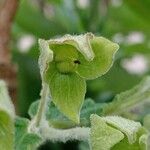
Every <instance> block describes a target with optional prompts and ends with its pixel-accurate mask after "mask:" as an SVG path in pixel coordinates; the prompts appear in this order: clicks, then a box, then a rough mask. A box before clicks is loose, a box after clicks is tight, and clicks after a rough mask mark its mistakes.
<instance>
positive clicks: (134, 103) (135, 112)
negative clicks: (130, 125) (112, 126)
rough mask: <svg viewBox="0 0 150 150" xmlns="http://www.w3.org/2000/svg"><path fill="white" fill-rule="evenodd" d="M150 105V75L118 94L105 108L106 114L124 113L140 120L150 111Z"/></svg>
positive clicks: (128, 116) (123, 114)
mask: <svg viewBox="0 0 150 150" xmlns="http://www.w3.org/2000/svg"><path fill="white" fill-rule="evenodd" d="M149 106H150V77H149V76H148V77H146V78H144V79H143V80H142V81H141V82H140V83H139V84H138V85H137V86H135V87H134V88H132V89H130V90H128V91H125V92H122V93H121V94H118V95H117V96H116V97H115V99H114V100H113V101H112V102H111V103H109V104H108V105H107V106H106V107H105V108H104V114H105V115H110V114H111V115H112V114H113V115H122V116H126V117H127V118H130V119H136V120H139V119H141V118H143V117H144V116H145V114H147V113H149V112H150V110H149Z"/></svg>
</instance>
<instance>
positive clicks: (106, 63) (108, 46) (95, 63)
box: [77, 37, 119, 79]
mask: <svg viewBox="0 0 150 150" xmlns="http://www.w3.org/2000/svg"><path fill="white" fill-rule="evenodd" d="M90 44H91V47H92V50H93V52H94V55H95V57H94V59H93V60H91V61H88V60H86V59H85V57H84V56H83V55H81V54H80V55H79V61H80V65H79V66H78V68H77V73H78V74H79V75H80V76H81V77H83V78H85V79H94V78H97V77H100V76H101V75H103V74H105V73H106V72H107V71H108V70H109V69H110V67H111V66H112V63H113V59H114V55H115V53H116V51H117V50H118V48H119V46H118V45H117V44H115V43H113V42H111V41H109V40H107V39H105V38H103V37H94V38H93V39H91V40H90Z"/></svg>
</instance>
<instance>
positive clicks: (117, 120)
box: [103, 116, 141, 143]
mask: <svg viewBox="0 0 150 150" xmlns="http://www.w3.org/2000/svg"><path fill="white" fill-rule="evenodd" d="M103 119H104V120H105V121H106V122H107V123H108V124H110V125H112V126H114V127H115V128H117V129H118V130H120V131H121V132H122V133H124V134H125V135H126V136H127V137H128V141H129V143H134V142H135V141H136V136H137V135H136V134H137V132H138V131H139V129H140V128H141V124H140V123H139V122H135V121H132V120H128V119H124V118H122V117H118V116H109V117H103Z"/></svg>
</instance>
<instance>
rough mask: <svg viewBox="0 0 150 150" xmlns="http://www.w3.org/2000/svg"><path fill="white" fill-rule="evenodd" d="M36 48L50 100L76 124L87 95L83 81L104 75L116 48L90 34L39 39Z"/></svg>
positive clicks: (103, 39) (107, 41)
mask: <svg viewBox="0 0 150 150" xmlns="http://www.w3.org/2000/svg"><path fill="white" fill-rule="evenodd" d="M48 44H49V46H48ZM39 45H40V49H41V55H40V58H39V65H40V71H41V76H42V83H43V82H45V83H46V84H48V85H49V91H50V94H51V96H52V101H53V102H54V104H55V105H56V106H57V107H58V109H59V110H60V111H61V112H62V113H64V114H65V115H66V116H67V117H68V118H69V119H71V120H73V121H74V122H76V123H79V114H80V109H81V107H82V103H83V100H84V96H85V92H86V84H85V78H86V79H94V78H96V77H98V76H100V75H102V74H104V73H106V71H108V70H109V68H110V67H111V65H112V62H113V57H114V54H115V52H116V51H117V49H118V45H117V44H115V43H112V42H110V41H109V40H107V39H105V38H102V37H95V36H94V35H93V34H92V33H87V34H84V35H77V36H72V35H65V36H63V37H61V38H56V39H50V40H47V41H45V40H40V41H39ZM43 79H44V80H43Z"/></svg>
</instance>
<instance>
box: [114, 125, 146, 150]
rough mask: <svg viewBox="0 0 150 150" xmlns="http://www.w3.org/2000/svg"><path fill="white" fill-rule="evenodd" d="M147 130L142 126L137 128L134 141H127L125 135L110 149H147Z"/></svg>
mask: <svg viewBox="0 0 150 150" xmlns="http://www.w3.org/2000/svg"><path fill="white" fill-rule="evenodd" d="M147 144H148V142H147V132H146V130H145V129H144V128H143V127H142V128H140V129H139V131H138V132H137V138H136V141H135V142H134V143H132V144H131V143H129V142H128V138H127V137H125V138H124V139H123V140H122V141H121V142H119V143H118V144H116V145H115V146H114V147H113V148H112V150H120V149H122V150H148V149H146V147H147Z"/></svg>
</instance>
